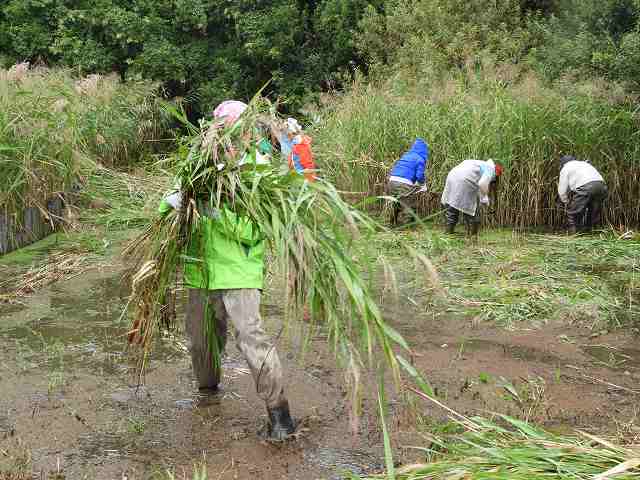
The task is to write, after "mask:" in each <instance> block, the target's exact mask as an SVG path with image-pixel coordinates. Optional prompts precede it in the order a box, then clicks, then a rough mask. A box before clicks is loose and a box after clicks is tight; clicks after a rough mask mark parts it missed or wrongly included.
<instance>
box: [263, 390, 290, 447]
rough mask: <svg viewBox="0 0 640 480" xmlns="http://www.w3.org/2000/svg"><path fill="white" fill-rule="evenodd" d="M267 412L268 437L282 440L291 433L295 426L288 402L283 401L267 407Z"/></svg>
mask: <svg viewBox="0 0 640 480" xmlns="http://www.w3.org/2000/svg"><path fill="white" fill-rule="evenodd" d="M267 412H269V429H268V434H269V439H270V440H277V441H282V440H286V438H287V437H288V436H289V435H291V434H292V433H293V432H294V431H295V430H296V426H295V423H294V422H293V419H292V418H291V414H290V413H289V402H288V401H286V400H285V401H284V402H282V404H281V405H280V406H278V407H275V408H267Z"/></svg>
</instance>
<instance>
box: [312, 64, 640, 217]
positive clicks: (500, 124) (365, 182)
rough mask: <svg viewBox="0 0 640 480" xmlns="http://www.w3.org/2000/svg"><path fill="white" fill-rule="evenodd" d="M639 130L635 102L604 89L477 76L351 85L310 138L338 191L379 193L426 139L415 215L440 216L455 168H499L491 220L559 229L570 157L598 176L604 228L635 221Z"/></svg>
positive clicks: (639, 170)
mask: <svg viewBox="0 0 640 480" xmlns="http://www.w3.org/2000/svg"><path fill="white" fill-rule="evenodd" d="M639 127H640V122H639V118H638V115H637V113H636V110H635V107H634V103H633V102H632V101H631V100H629V99H626V98H618V97H615V96H613V94H610V92H608V91H606V90H597V89H595V87H594V88H587V87H586V86H581V85H577V84H573V83H559V84H557V85H555V86H554V87H548V86H544V85H542V84H541V83H540V82H538V81H537V79H536V78H535V77H533V76H532V75H530V74H529V75H524V74H522V75H521V76H518V75H514V78H509V79H506V80H505V79H502V78H499V76H496V75H495V74H494V73H492V71H491V70H490V69H486V70H485V69H480V70H478V71H475V70H474V71H470V72H461V73H458V74H453V73H452V74H450V75H448V76H446V77H445V78H443V79H440V80H438V79H427V80H424V81H418V85H415V82H414V84H412V85H409V86H408V85H407V82H406V81H405V80H404V77H403V76H402V75H398V77H396V78H393V79H392V80H389V81H388V82H385V83H383V84H377V85H376V84H369V85H363V84H361V83H356V84H355V85H354V86H353V88H352V90H351V91H350V92H348V93H346V94H344V95H342V96H338V97H335V98H334V99H333V101H330V102H329V103H328V105H327V107H326V109H325V114H324V115H323V117H322V120H321V121H320V122H319V123H318V124H317V127H316V129H315V137H314V139H315V145H316V147H315V148H316V151H317V152H318V155H319V161H318V163H319V165H320V166H321V168H323V169H324V170H325V171H326V172H327V175H329V176H330V177H331V178H332V179H333V180H334V181H335V182H336V184H337V185H338V186H339V188H341V189H343V190H348V191H356V192H358V191H359V192H364V193H365V194H368V195H380V194H382V193H384V189H385V184H386V179H387V177H388V173H389V169H390V167H391V166H392V165H393V163H394V162H395V160H396V159H398V158H399V157H400V155H401V154H402V153H403V152H404V151H405V150H406V149H407V148H408V147H409V146H410V145H411V143H412V141H413V140H414V139H415V138H416V137H422V138H425V139H426V140H427V142H428V143H429V144H430V146H431V152H432V156H431V159H430V162H429V166H428V169H427V177H428V185H429V189H430V193H431V194H430V195H424V196H423V197H422V198H421V200H420V213H421V215H429V214H432V213H434V212H437V211H438V210H439V209H440V208H441V207H440V204H439V200H440V199H439V195H438V194H439V192H441V191H442V189H443V186H444V181H445V178H446V175H447V173H448V172H449V170H450V169H451V168H452V167H453V166H455V165H456V164H457V163H459V162H461V161H462V160H465V159H469V158H475V159H488V158H492V159H495V160H497V161H500V162H502V163H503V164H504V165H506V167H507V168H506V172H505V174H504V175H503V177H502V178H501V180H500V191H499V200H498V208H497V212H496V214H495V215H494V216H492V217H491V218H489V219H488V221H489V222H490V223H493V224H498V225H513V226H516V227H540V226H549V225H560V224H562V223H563V222H564V212H563V210H562V209H561V208H559V207H558V206H557V204H556V198H557V194H556V187H557V178H558V173H559V171H558V165H557V160H558V159H559V158H560V156H561V155H563V154H572V155H575V156H576V157H578V158H582V159H588V160H589V161H591V162H592V163H593V164H594V165H595V166H596V167H597V168H598V169H599V170H600V171H601V173H602V174H603V176H604V177H605V179H606V181H607V184H608V186H609V191H610V196H609V201H608V202H607V204H606V215H605V219H606V221H608V222H610V223H611V224H613V225H616V226H617V225H630V226H631V225H638V224H639V223H640V209H638V208H637V202H638V198H639V197H640V181H639V180H640V143H639V142H637V139H638V132H640V128H639ZM378 207H381V203H379V204H378Z"/></svg>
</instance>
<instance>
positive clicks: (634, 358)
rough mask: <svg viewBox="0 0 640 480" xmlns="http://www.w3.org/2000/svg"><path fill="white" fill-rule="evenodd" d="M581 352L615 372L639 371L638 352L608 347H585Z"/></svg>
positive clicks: (639, 359) (639, 357) (630, 349)
mask: <svg viewBox="0 0 640 480" xmlns="http://www.w3.org/2000/svg"><path fill="white" fill-rule="evenodd" d="M582 350H583V351H584V352H585V353H586V354H587V355H589V356H591V357H593V358H594V359H595V360H596V361H597V362H599V363H601V364H602V365H606V366H607V367H609V368H613V369H617V370H630V369H632V370H637V369H640V350H639V349H635V348H615V347H611V346H609V345H585V346H583V347H582Z"/></svg>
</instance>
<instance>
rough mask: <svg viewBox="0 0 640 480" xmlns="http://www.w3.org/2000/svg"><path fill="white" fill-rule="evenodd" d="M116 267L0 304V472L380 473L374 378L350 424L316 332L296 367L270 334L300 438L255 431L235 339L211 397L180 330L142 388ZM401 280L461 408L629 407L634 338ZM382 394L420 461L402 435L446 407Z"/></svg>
mask: <svg viewBox="0 0 640 480" xmlns="http://www.w3.org/2000/svg"><path fill="white" fill-rule="evenodd" d="M119 278H120V267H113V268H104V269H101V270H95V271H91V272H88V273H86V274H84V275H83V276H81V277H76V278H73V279H71V280H68V281H65V282H60V283H58V284H55V285H53V286H51V287H49V288H46V289H44V290H42V291H40V292H38V293H37V294H35V295H33V296H32V297H30V298H28V299H25V302H24V303H25V304H24V305H23V306H21V307H20V308H19V309H16V308H11V309H8V308H4V307H1V306H0V342H1V346H2V348H0V392H1V393H0V450H1V451H2V452H6V455H5V454H4V453H3V454H2V455H0V472H2V471H5V472H6V471H12V472H16V471H18V470H17V469H18V468H23V469H24V468H26V469H28V471H29V475H30V474H31V473H33V474H34V475H36V476H40V474H41V472H44V474H43V476H44V477H45V478H46V474H47V472H52V471H53V472H55V471H58V470H60V471H61V472H62V473H63V475H64V476H65V477H66V478H68V479H76V478H79V479H81V478H88V479H114V478H117V479H121V478H124V477H126V478H128V479H131V480H133V479H147V478H166V475H165V473H166V471H167V470H170V471H175V472H176V473H177V476H178V478H183V472H185V473H186V475H187V478H189V474H190V472H191V470H192V468H193V464H194V462H203V463H204V464H206V467H207V469H208V472H209V478H216V479H217V478H220V479H222V480H226V479H240V480H243V479H256V478H281V479H337V478H340V477H341V476H342V472H351V473H355V474H360V473H364V472H377V471H379V470H381V468H382V463H381V460H382V458H383V454H382V446H381V437H380V433H379V429H378V425H377V420H376V414H375V412H376V407H375V395H372V394H371V392H375V389H369V390H367V389H365V391H367V393H368V394H367V395H365V397H366V398H365V405H364V409H363V412H362V418H361V422H360V426H359V431H358V435H356V436H353V435H352V434H351V431H350V425H349V422H348V407H349V405H348V402H347V401H346V399H345V392H344V390H343V388H342V387H341V385H342V383H343V379H342V372H341V371H340V370H338V369H336V368H335V367H334V365H335V363H334V360H333V358H332V356H331V355H330V354H329V353H328V352H327V351H326V347H325V345H324V340H322V339H317V341H316V340H312V341H311V343H310V345H309V346H308V347H307V350H306V356H305V358H306V359H307V360H306V363H305V364H303V365H300V364H299V363H298V361H297V357H298V351H297V348H296V347H288V346H287V345H282V344H281V345H279V346H278V350H279V352H280V357H281V359H282V362H283V365H284V369H285V375H286V379H287V393H288V395H289V399H290V402H291V406H292V411H293V413H294V415H295V416H296V417H297V418H299V419H300V420H301V428H300V431H299V437H298V439H297V440H295V441H293V442H289V443H287V444H285V445H273V444H269V443H267V442H265V441H263V440H262V439H261V438H260V437H259V436H258V435H257V433H256V432H258V431H259V430H260V429H261V428H262V427H263V425H264V423H265V421H266V417H265V412H264V406H263V405H262V403H261V402H260V401H259V400H258V399H257V398H256V395H255V387H254V385H253V381H252V379H251V376H250V375H249V374H248V371H247V368H246V364H245V363H244V360H243V359H242V358H241V356H240V355H239V353H238V352H237V351H236V350H235V348H234V347H233V346H232V345H231V344H232V343H233V342H230V348H229V351H228V355H227V357H225V359H224V379H223V384H222V387H223V388H222V392H221V393H220V394H219V395H216V396H207V395H200V394H198V393H197V390H196V389H195V388H194V384H193V378H192V374H191V371H190V364H189V358H188V355H187V353H186V348H185V342H184V338H183V335H182V333H181V332H173V333H172V334H169V335H167V336H166V337H165V338H163V339H162V340H159V341H158V343H157V345H156V348H155V350H154V352H153V354H152V356H151V359H150V364H149V368H148V370H147V376H146V379H145V380H146V381H145V384H144V386H139V385H138V384H137V380H138V379H137V376H136V369H135V364H134V362H133V358H131V356H130V355H129V353H128V352H127V351H126V349H125V347H124V343H125V342H124V340H125V333H126V331H127V328H128V326H129V319H128V318H126V317H122V315H121V313H122V309H123V307H124V305H125V304H126V297H125V296H124V294H125V293H126V292H125V291H124V290H123V288H122V287H121V286H120V284H119ZM406 293H407V295H408V296H411V298H412V299H413V300H414V301H415V303H416V305H413V304H412V305H406V304H397V305H395V304H388V305H386V307H385V308H386V310H385V315H386V316H387V318H389V319H390V321H391V322H392V323H393V324H394V325H395V326H396V328H397V329H398V330H399V331H401V333H402V334H403V335H404V336H405V338H406V339H407V340H408V342H409V343H410V344H411V346H412V347H413V352H412V355H411V360H412V361H413V362H414V364H415V366H416V368H417V369H418V370H419V371H420V372H422V374H423V375H424V376H425V377H426V378H427V379H428V380H429V381H430V382H431V384H432V385H433V386H434V387H435V389H436V391H437V392H438V395H439V397H440V399H441V400H442V401H444V402H445V403H446V404H447V405H449V406H450V407H452V408H454V409H455V410H457V411H459V412H460V413H463V414H469V415H475V414H486V413H487V412H501V413H506V414H509V415H512V416H515V417H519V418H528V419H531V420H535V421H536V422H540V423H543V424H546V425H550V426H552V427H553V428H554V429H556V430H557V431H563V432H570V431H571V430H572V429H573V428H575V427H579V428H582V429H587V430H591V431H594V432H596V433H601V432H608V433H611V431H612V430H615V421H618V420H619V421H628V420H629V419H631V418H632V416H633V414H634V412H635V411H636V410H637V408H638V406H639V405H640V396H638V395H636V394H634V393H633V390H634V389H636V388H637V385H639V384H640V369H637V368H636V367H637V366H638V352H637V350H634V342H635V341H636V340H635V339H633V338H631V337H627V336H625V335H619V336H617V337H612V338H605V339H597V343H596V341H595V340H594V341H591V340H590V335H591V333H592V332H590V331H581V330H577V329H575V328H573V327H571V326H568V325H560V326H553V325H551V326H547V327H546V328H544V329H531V330H528V331H520V332H507V331H504V330H501V329H498V328H495V327H493V326H491V325H486V324H481V325H477V324H476V323H474V322H471V320H470V319H468V318H465V317H463V316H456V315H454V314H449V313H444V314H443V313H438V314H435V313H433V312H431V311H430V310H429V309H425V308H424V307H423V306H419V305H421V304H422V303H423V301H424V300H425V299H424V298H422V297H421V296H420V295H419V294H418V292H417V291H415V289H412V290H411V291H408V292H406ZM264 298H265V304H264V305H263V314H264V315H265V317H266V319H267V323H268V324H269V328H270V329H271V331H272V332H277V331H278V330H279V328H278V327H279V325H278V321H279V317H280V316H281V315H282V313H283V311H282V308H281V306H279V305H278V304H277V301H275V299H276V298H277V295H271V297H270V296H269V295H265V297H264ZM605 342H606V346H603V345H604V344H605ZM612 354H613V356H611V355H612ZM612 385H613V386H612ZM514 391H515V392H516V394H514V393H513V392H514ZM390 397H391V401H392V405H391V409H392V410H391V411H392V412H393V414H392V415H390V417H389V418H390V420H389V425H388V427H389V429H390V431H391V432H392V437H393V441H394V446H395V447H396V448H397V450H396V451H397V460H399V461H404V462H407V463H409V462H415V461H423V458H422V457H421V456H420V454H419V453H416V452H415V451H413V450H412V451H411V452H412V453H406V452H405V451H404V450H403V449H402V448H401V447H402V446H405V445H412V446H422V445H424V439H423V438H421V437H420V436H419V435H418V432H417V430H416V424H417V423H421V424H422V425H427V426H428V425H431V426H432V427H433V428H434V429H436V431H438V429H441V428H443V427H442V425H443V423H444V422H446V421H447V415H446V413H445V412H443V411H439V410H437V409H435V407H433V406H432V405H428V404H424V403H422V402H420V401H416V399H415V398H412V399H407V398H406V397H404V396H393V395H390ZM418 416H420V417H421V420H420V422H418V421H417V418H418ZM25 459H28V462H25ZM24 464H28V465H27V466H26V467H24V466H22V467H21V465H24ZM0 478H1V475H0Z"/></svg>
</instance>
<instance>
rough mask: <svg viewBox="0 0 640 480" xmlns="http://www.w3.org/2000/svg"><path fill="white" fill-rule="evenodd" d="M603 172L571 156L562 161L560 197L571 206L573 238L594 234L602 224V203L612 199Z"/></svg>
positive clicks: (563, 158) (569, 226)
mask: <svg viewBox="0 0 640 480" xmlns="http://www.w3.org/2000/svg"><path fill="white" fill-rule="evenodd" d="M608 193H609V192H608V190H607V185H606V184H605V182H604V179H603V178H602V175H600V172H598V170H596V168H595V167H594V166H593V165H591V164H590V163H589V162H583V161H578V160H576V158H575V157H572V156H571V155H565V156H564V157H562V158H561V159H560V180H559V181H558V196H559V197H560V200H561V201H562V203H564V204H565V205H566V206H567V226H568V228H569V233H570V234H575V233H577V232H578V231H586V232H588V231H591V230H592V229H593V227H594V226H598V225H599V224H600V219H601V216H602V203H603V202H604V200H605V199H606V198H607V195H608Z"/></svg>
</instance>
